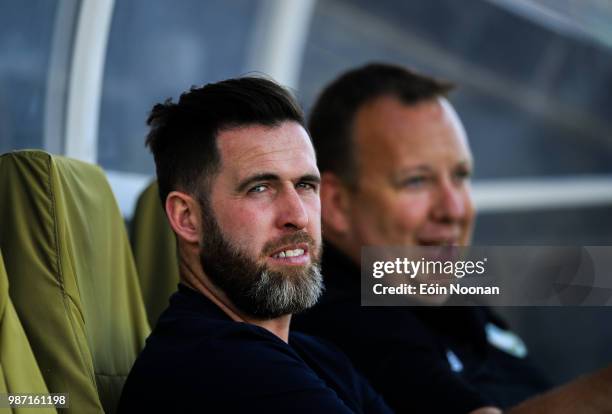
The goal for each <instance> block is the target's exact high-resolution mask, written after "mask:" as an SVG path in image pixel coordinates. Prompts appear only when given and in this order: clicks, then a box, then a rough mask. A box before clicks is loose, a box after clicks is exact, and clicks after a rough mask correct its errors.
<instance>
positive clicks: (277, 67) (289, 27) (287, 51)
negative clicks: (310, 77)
mask: <svg viewBox="0 0 612 414" xmlns="http://www.w3.org/2000/svg"><path fill="white" fill-rule="evenodd" d="M315 3H316V0H263V1H262V5H261V6H260V9H259V12H258V16H257V21H256V23H255V24H256V29H255V33H254V35H253V41H252V43H251V46H250V52H249V53H250V57H249V60H248V70H249V71H258V72H263V73H265V74H267V75H269V76H271V77H272V78H273V79H274V80H276V81H277V82H278V83H280V84H281V85H284V86H287V87H289V88H293V89H296V88H297V86H298V82H299V76H300V70H301V68H302V58H303V56H304V47H305V46H306V39H307V36H308V30H309V28H310V20H311V18H312V14H313V11H314V6H315Z"/></svg>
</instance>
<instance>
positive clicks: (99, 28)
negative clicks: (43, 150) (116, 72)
mask: <svg viewBox="0 0 612 414" xmlns="http://www.w3.org/2000/svg"><path fill="white" fill-rule="evenodd" d="M113 3H114V1H113V0H83V1H82V3H81V10H80V12H79V20H78V23H77V31H76V36H75V44H74V50H73V55H72V65H71V71H70V80H69V88H68V112H67V114H66V142H65V154H66V155H67V156H69V157H72V158H77V159H80V160H83V161H87V162H91V163H95V162H96V161H97V150H98V142H97V138H98V116H99V111H100V100H101V93H102V80H103V75H104V59H105V57H106V43H107V40H108V32H109V29H110V22H111V18H112V14H113Z"/></svg>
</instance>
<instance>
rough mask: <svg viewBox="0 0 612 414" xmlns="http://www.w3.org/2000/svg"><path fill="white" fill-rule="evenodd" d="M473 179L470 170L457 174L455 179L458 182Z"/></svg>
mask: <svg viewBox="0 0 612 414" xmlns="http://www.w3.org/2000/svg"><path fill="white" fill-rule="evenodd" d="M470 178H472V172H471V171H468V170H460V171H457V172H455V179H456V180H457V181H468V180H469V179H470Z"/></svg>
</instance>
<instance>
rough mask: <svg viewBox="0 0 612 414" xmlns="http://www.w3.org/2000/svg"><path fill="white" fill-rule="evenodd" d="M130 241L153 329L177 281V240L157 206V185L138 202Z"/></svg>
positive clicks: (153, 185)
mask: <svg viewBox="0 0 612 414" xmlns="http://www.w3.org/2000/svg"><path fill="white" fill-rule="evenodd" d="M131 240H132V250H133V252H134V259H135V260H136V268H137V269H138V276H139V278H140V288H141V290H142V296H143V299H144V303H145V307H146V309H147V316H148V318H149V324H150V325H151V326H155V323H156V322H157V318H158V317H159V315H160V314H161V312H162V311H163V310H164V309H165V308H166V307H167V306H168V297H169V296H170V295H171V294H172V293H174V291H176V285H177V283H178V281H179V276H178V260H177V254H176V239H175V237H174V233H173V232H172V230H171V229H170V225H169V224H168V220H167V218H166V213H165V212H164V210H163V209H162V206H161V203H160V202H159V194H158V187H157V181H154V182H152V183H151V184H150V185H149V186H148V187H147V188H146V189H145V190H144V191H143V192H142V194H141V195H140V197H139V198H138V202H137V203H136V209H135V210H134V218H133V219H132V227H131Z"/></svg>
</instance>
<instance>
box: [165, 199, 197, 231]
mask: <svg viewBox="0 0 612 414" xmlns="http://www.w3.org/2000/svg"><path fill="white" fill-rule="evenodd" d="M166 215H167V216H168V221H169V222H170V227H172V230H174V232H175V233H176V235H177V237H179V239H182V240H184V241H186V242H187V243H199V242H200V238H201V235H202V231H201V230H202V227H201V226H202V218H201V217H202V216H201V211H200V205H199V203H198V202H197V201H196V200H195V199H194V198H193V197H192V196H190V195H189V194H186V193H183V192H180V191H172V192H170V194H168V197H166Z"/></svg>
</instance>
